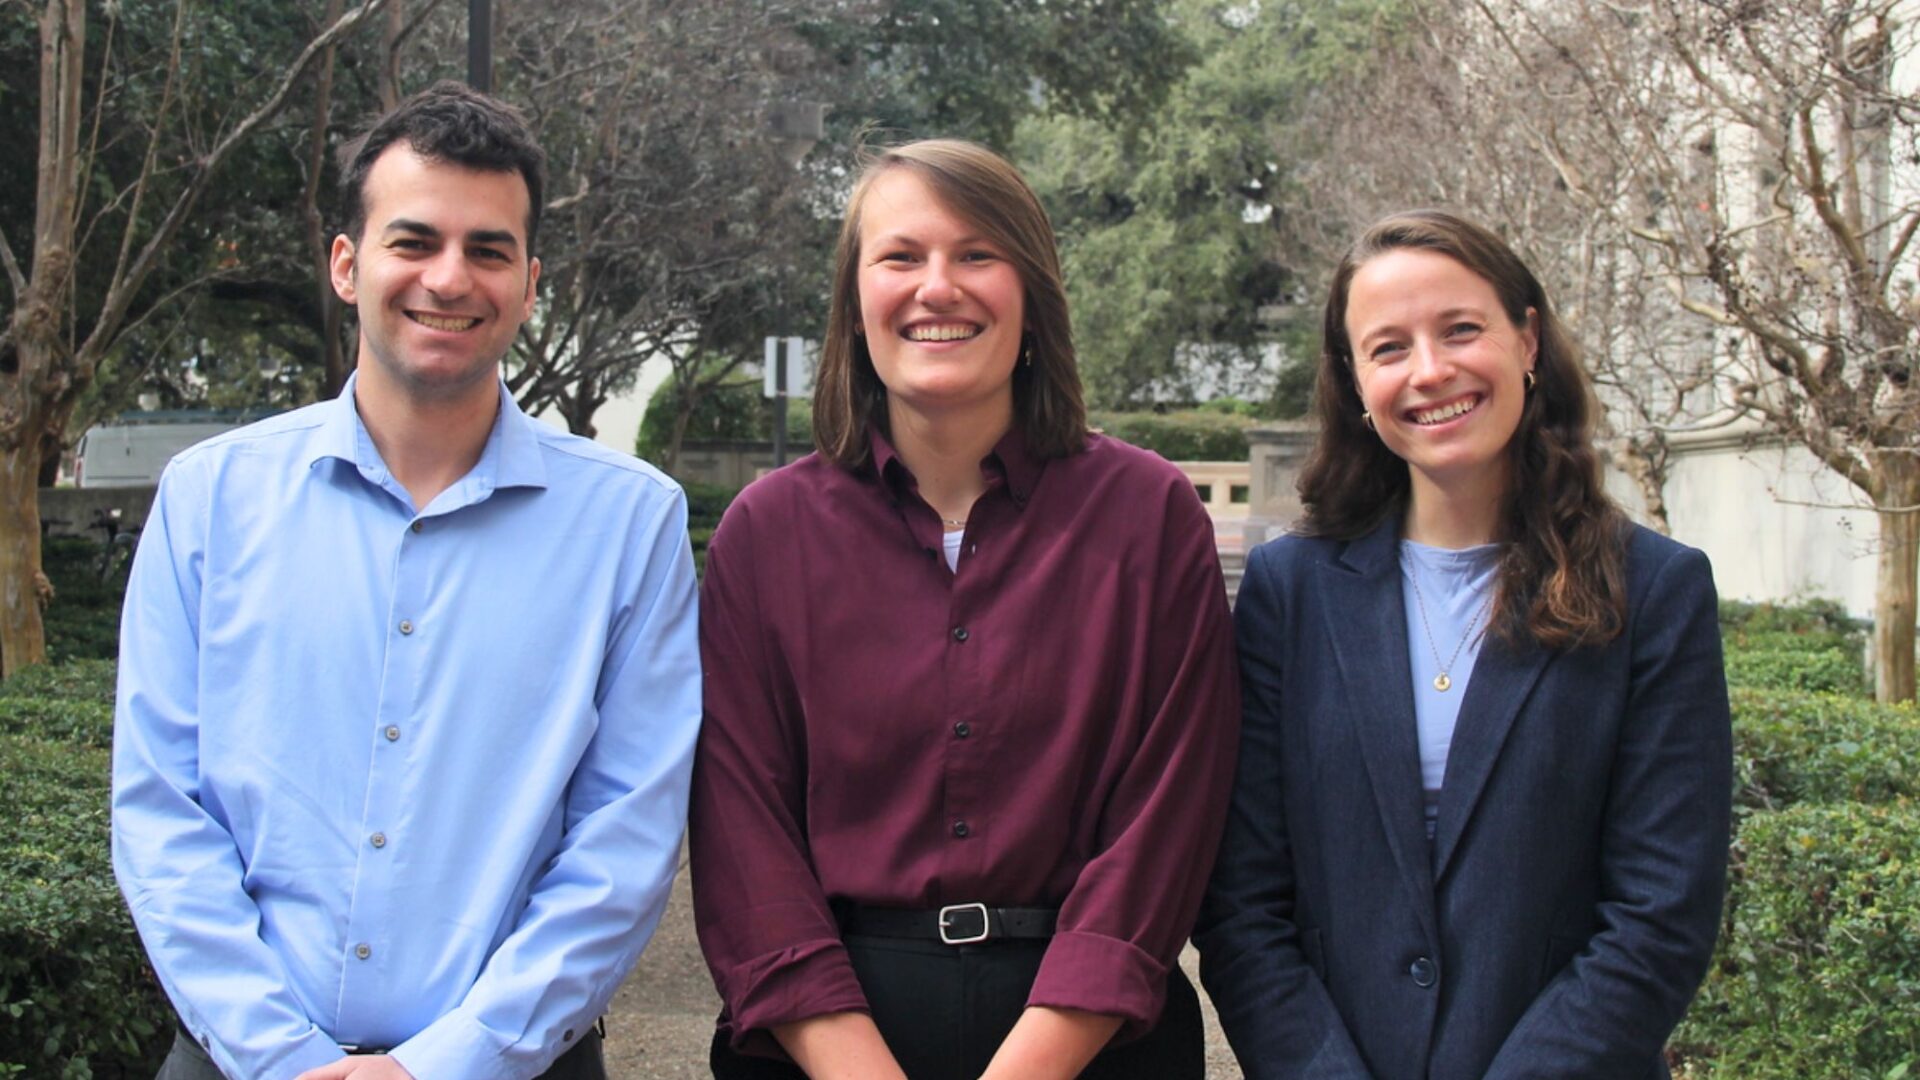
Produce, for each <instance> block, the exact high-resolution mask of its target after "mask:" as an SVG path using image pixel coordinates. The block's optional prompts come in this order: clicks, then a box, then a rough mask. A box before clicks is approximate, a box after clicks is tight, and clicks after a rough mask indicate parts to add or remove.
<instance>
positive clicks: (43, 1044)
mask: <svg viewBox="0 0 1920 1080" xmlns="http://www.w3.org/2000/svg"><path fill="white" fill-rule="evenodd" d="M20 700H23V699H19V698H14V699H11V700H10V702H9V703H10V704H11V703H17V702H18V701H20ZM76 704H77V703H76ZM107 797H108V761H107V754H106V752H105V751H104V750H101V749H98V748H96V747H93V746H88V745H74V744H72V743H64V742H54V741H47V740H42V739H38V738H33V737H30V736H23V735H19V734H11V733H10V734H0V803H4V805H5V806H6V808H7V812H6V814H5V815H4V816H0V881H5V882H6V889H5V890H4V891H0V1016H3V1017H5V1022H4V1023H0V1063H6V1064H7V1065H12V1066H15V1067H16V1070H15V1071H17V1072H19V1073H20V1074H21V1075H24V1076H30V1077H61V1078H67V1080H81V1078H85V1077H102V1078H105V1077H136V1076H137V1077H143V1078H144V1077H149V1076H152V1075H153V1072H154V1070H155V1068H156V1067H157V1065H158V1063H159V1061H160V1059H161V1057H162V1056H164V1054H165V1049H166V1043H167V1041H168V1040H169V1039H170V1037H171V1031H172V1023H173V1021H172V1016H173V1014H172V1011H171V1009H170V1008H169V1006H168V1005H167V1002H166V998H165V997H164V995H163V994H162V993H161V991H160V988H159V985H158V984H157V982H156V981H155V979H154V977H153V975H152V973H151V971H150V969H149V968H148V966H147V958H146V953H145V952H144V951H143V950H142V948H141V946H140V941H139V939H138V937H137V936H136V935H135V933H134V929H133V921H132V920H131V919H130V918H129V917H128V915H127V910H126V906H125V905H124V904H123V903H122V902H121V899H120V892H119V890H118V889H117V888H116V887H115V885H114V880H113V872H112V869H111V866H110V864H109V862H108V855H107ZM4 1072H5V1069H4V1067H0V1074H4Z"/></svg>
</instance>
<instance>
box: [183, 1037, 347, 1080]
mask: <svg viewBox="0 0 1920 1080" xmlns="http://www.w3.org/2000/svg"><path fill="white" fill-rule="evenodd" d="M202 1045H205V1044H202ZM207 1050H208V1056H209V1057H215V1058H217V1057H218V1055H216V1054H214V1053H213V1048H212V1047H207ZM345 1056H346V1052H345V1051H343V1050H341V1049H340V1047H339V1044H337V1043H335V1042H334V1041H333V1040H332V1039H329V1038H327V1036H326V1033H324V1032H322V1031H321V1030H320V1029H319V1028H314V1029H313V1031H312V1032H311V1033H310V1034H308V1035H307V1036H306V1037H305V1038H303V1039H301V1040H300V1041H299V1042H297V1043H295V1044H293V1045H292V1046H291V1047H289V1048H288V1049H287V1051H286V1052H285V1053H283V1054H276V1055H274V1057H273V1058H272V1059H271V1060H270V1061H267V1062H263V1063H260V1064H257V1065H256V1066H255V1068H256V1069H257V1071H258V1075H260V1076H269V1077H286V1078H287V1080H292V1078H293V1077H296V1076H299V1075H300V1074H301V1073H303V1072H306V1071H307V1070H308V1069H318V1068H320V1067H322V1066H325V1065H331V1064H333V1063H334V1062H336V1061H339V1060H340V1059H341V1058H343V1057H345ZM227 1063H229V1064H236V1065H237V1064H239V1063H238V1062H236V1061H234V1059H233V1058H231V1057H229V1058H228V1059H227ZM223 1067H224V1066H223ZM248 1071H249V1070H247V1069H245V1068H242V1069H241V1072H242V1073H243V1074H244V1073H247V1072H248Z"/></svg>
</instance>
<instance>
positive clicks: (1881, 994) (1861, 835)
mask: <svg viewBox="0 0 1920 1080" xmlns="http://www.w3.org/2000/svg"><path fill="white" fill-rule="evenodd" d="M1916 853H1920V807H1916V806H1915V805H1914V804H1913V803H1911V802H1902V803H1899V804H1895V805H1884V806H1869V805H1861V804H1853V803H1844V804H1836V805H1805V806H1795V807H1790V808H1788V809H1786V810H1781V811H1778V812H1773V813H1761V814H1755V815H1753V816H1752V817H1750V818H1748V819H1747V820H1746V822H1745V823H1744V824H1743V826H1742V828H1741V830H1740V835H1739V839H1738V840H1737V841H1736V842H1735V844H1734V850H1733V880H1732V885H1731V889H1730V892H1729V895H1728V900H1727V914H1726V923H1725V928H1724V929H1723V931H1722V935H1721V942H1720V950H1719V952H1718V953H1717V955H1716V956H1715V958H1714V964H1713V967H1712V969H1711V970H1710V971H1709V973H1708V975H1707V981H1706V985H1705V986H1704V987H1703V988H1702V990H1701V992H1700V996H1699V998H1698V999H1697V1000H1696V1001H1695V1002H1694V1005H1693V1008H1692V1010H1691V1011H1690V1012H1689V1013H1688V1014H1687V1020H1686V1022H1685V1023H1684V1024H1682V1025H1681V1028H1680V1030H1679V1031H1678V1032H1676V1033H1675V1035H1674V1038H1673V1042H1672V1046H1673V1048H1674V1050H1675V1051H1676V1052H1677V1053H1678V1056H1680V1057H1681V1058H1682V1059H1683V1061H1685V1062H1686V1065H1685V1068H1684V1070H1683V1072H1682V1074H1681V1075H1683V1076H1688V1077H1724V1078H1727V1080H1733V1078H1739V1080H1801V1078H1805V1077H1821V1078H1833V1080H1887V1078H1889V1077H1895V1076H1901V1075H1905V1074H1906V1073H1907V1072H1908V1071H1911V1070H1913V1069H1915V1068H1916V1067H1920V934H1916V933H1915V932H1914V928H1915V927H1916V926H1920V857H1917V855H1916Z"/></svg>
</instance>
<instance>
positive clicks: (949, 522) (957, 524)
mask: <svg viewBox="0 0 1920 1080" xmlns="http://www.w3.org/2000/svg"><path fill="white" fill-rule="evenodd" d="M940 523H941V524H942V525H946V526H948V527H950V528H955V529H964V528H966V527H967V523H966V521H965V520H964V519H962V520H960V521H955V520H953V519H952V518H950V517H943V518H941V519H940Z"/></svg>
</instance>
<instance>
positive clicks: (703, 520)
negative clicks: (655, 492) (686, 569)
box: [680, 482, 740, 572]
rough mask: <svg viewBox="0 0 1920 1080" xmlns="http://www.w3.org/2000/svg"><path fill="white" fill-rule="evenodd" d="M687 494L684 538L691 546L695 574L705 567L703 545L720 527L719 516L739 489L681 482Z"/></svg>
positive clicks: (702, 570) (705, 548)
mask: <svg viewBox="0 0 1920 1080" xmlns="http://www.w3.org/2000/svg"><path fill="white" fill-rule="evenodd" d="M680 486H681V488H682V489H684V490H685V491H686V493H687V538H688V539H689V540H690V541H692V543H693V564H694V568H695V569H696V570H698V571H701V572H705V570H706V567H707V543H708V541H710V540H712V539H713V530H714V529H715V528H717V527H719V525H720V516H721V515H722V514H725V513H726V512H727V507H728V506H730V505H732V503H733V497H734V496H735V495H738V494H740V489H739V488H733V487H727V486H726V485H724V484H693V483H685V482H682V483H681V485H680Z"/></svg>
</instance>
